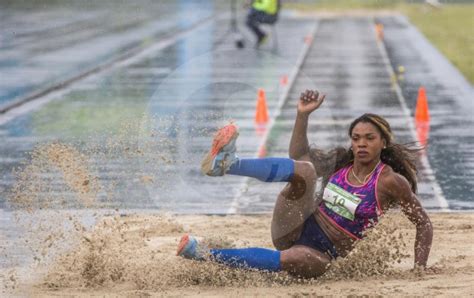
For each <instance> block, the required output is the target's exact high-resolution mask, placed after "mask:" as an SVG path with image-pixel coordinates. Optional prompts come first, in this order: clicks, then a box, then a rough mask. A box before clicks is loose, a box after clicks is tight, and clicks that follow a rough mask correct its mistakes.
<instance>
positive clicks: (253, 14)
mask: <svg viewBox="0 0 474 298" xmlns="http://www.w3.org/2000/svg"><path fill="white" fill-rule="evenodd" d="M277 19H278V15H277V14H274V15H271V14H267V13H265V12H263V11H259V10H255V9H253V8H252V9H251V10H250V12H249V14H248V15H247V26H248V27H249V28H250V30H252V31H253V32H254V33H255V35H256V36H257V42H259V41H261V40H262V38H263V37H264V36H265V33H263V31H262V30H260V28H259V24H270V25H271V24H274V23H275V22H276V21H277Z"/></svg>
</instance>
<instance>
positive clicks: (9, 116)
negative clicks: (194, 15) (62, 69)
mask: <svg viewBox="0 0 474 298" xmlns="http://www.w3.org/2000/svg"><path fill="white" fill-rule="evenodd" d="M214 19H215V17H214V16H210V17H207V19H204V20H200V21H198V24H194V26H192V27H190V28H188V29H186V30H184V31H181V32H179V33H177V34H176V35H174V36H172V37H169V38H166V39H162V40H159V41H157V42H156V43H154V44H153V45H151V46H149V47H148V48H146V49H143V50H142V51H140V52H138V53H137V54H135V55H133V56H130V57H128V58H125V59H124V60H121V61H117V62H116V63H114V64H113V65H111V66H108V67H106V68H105V69H103V70H99V71H97V72H95V73H93V74H91V75H88V76H84V77H82V78H79V79H77V80H76V81H74V82H73V83H71V84H70V85H69V86H67V87H65V88H61V89H58V90H55V91H51V92H50V93H48V94H46V95H44V96H40V97H38V98H37V99H34V100H31V101H28V102H26V103H24V104H21V105H20V106H18V107H16V108H12V109H11V110H8V111H7V112H5V113H4V114H2V115H0V125H3V124H5V123H7V122H9V121H11V120H13V119H15V118H16V117H19V116H22V115H24V114H27V113H30V112H32V111H34V110H37V109H39V108H40V107H42V106H43V105H45V104H47V103H49V102H51V101H53V100H54V99H57V98H58V97H61V96H63V95H65V94H67V93H68V92H70V91H71V90H73V89H74V88H76V86H75V84H76V83H78V82H82V81H85V80H90V79H93V78H94V77H100V76H103V75H105V74H107V73H109V72H111V71H113V70H115V69H117V68H120V67H125V66H128V65H131V64H133V63H135V62H137V61H139V60H140V59H143V58H146V57H148V56H150V55H152V54H154V53H155V52H156V51H159V50H162V49H165V48H167V47H169V46H171V45H173V44H175V43H176V42H177V41H178V40H180V39H182V38H184V37H186V36H187V35H189V34H191V33H192V32H193V31H196V30H198V29H200V28H201V27H203V26H205V25H207V24H208V23H209V22H211V21H213V20H214Z"/></svg>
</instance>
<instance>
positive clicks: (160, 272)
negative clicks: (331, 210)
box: [4, 212, 474, 297]
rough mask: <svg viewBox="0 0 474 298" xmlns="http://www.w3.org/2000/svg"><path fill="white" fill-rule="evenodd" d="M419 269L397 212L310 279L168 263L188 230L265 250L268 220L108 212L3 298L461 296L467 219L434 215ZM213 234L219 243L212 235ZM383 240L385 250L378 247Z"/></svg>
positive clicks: (465, 281)
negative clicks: (19, 297) (22, 297)
mask: <svg viewBox="0 0 474 298" xmlns="http://www.w3.org/2000/svg"><path fill="white" fill-rule="evenodd" d="M431 218H432V221H433V224H434V231H435V234H434V242H433V248H432V253H431V256H430V259H429V267H430V268H429V270H428V271H426V272H416V271H412V270H411V269H412V265H413V241H414V227H413V226H412V225H411V224H410V223H409V222H408V221H407V220H406V219H405V218H404V217H403V216H402V215H401V214H400V213H398V212H393V213H391V214H389V215H387V216H386V218H384V221H382V222H381V224H380V225H379V227H380V228H378V231H376V232H374V233H373V234H372V235H369V236H368V238H367V240H364V241H365V242H364V243H363V242H361V244H362V245H361V246H359V248H360V249H359V250H358V252H356V253H355V254H353V255H350V256H349V257H347V259H345V260H339V261H338V262H337V263H336V264H334V267H333V268H332V269H331V270H330V271H329V274H327V275H326V276H324V277H323V278H321V279H319V280H302V279H298V278H294V277H291V276H288V275H286V274H284V273H279V274H269V273H261V272H250V271H245V270H236V269H229V268H227V267H224V266H221V265H217V264H214V263H204V262H197V261H190V260H185V259H182V258H179V257H176V256H175V250H176V245H177V243H178V241H179V238H180V236H181V235H182V234H183V233H185V232H189V233H192V234H195V235H197V236H199V237H200V238H201V239H203V241H205V242H206V243H208V244H209V245H211V246H220V247H251V246H260V247H269V248H271V247H272V246H271V239H270V234H269V231H270V226H269V225H270V220H271V217H270V215H251V216H250V215H249V216H245V215H230V216H206V215H180V216H172V215H164V214H155V215H153V214H129V215H124V214H122V215H120V213H116V214H115V215H113V214H111V215H109V216H104V217H101V218H100V219H99V220H98V223H97V224H96V226H95V227H94V228H91V229H89V230H87V229H84V230H81V232H80V237H78V238H77V245H74V246H72V247H71V249H69V250H68V251H66V252H64V253H63V254H62V255H61V256H59V257H57V258H55V259H54V260H53V261H52V262H50V264H49V265H48V266H47V268H43V270H41V271H43V272H44V274H42V275H41V276H40V277H39V278H38V279H36V280H35V281H34V282H32V281H28V280H23V281H16V287H15V289H12V288H6V289H4V293H10V294H12V293H17V294H18V293H23V294H25V293H26V294H27V295H31V296H35V297H50V296H64V295H71V294H72V295H77V296H91V295H100V296H109V295H110V296H116V295H128V296H130V295H132V296H138V295H142V296H155V295H156V296H163V295H164V296H243V295H244V296H262V295H264V296H292V297H303V296H308V295H310V296H312V295H337V296H347V295H384V296H385V295H387V296H390V295H394V296H407V295H416V296H418V295H423V296H447V295H456V296H459V297H466V296H470V295H472V293H473V284H474V283H473V281H474V278H473V277H474V251H473V249H472V247H473V240H472V239H474V237H473V236H474V231H473V227H472V224H471V223H472V220H473V218H474V216H473V214H472V213H434V214H431ZM217 235H220V236H217ZM387 242H390V245H387Z"/></svg>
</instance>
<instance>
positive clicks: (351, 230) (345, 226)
mask: <svg viewBox="0 0 474 298" xmlns="http://www.w3.org/2000/svg"><path fill="white" fill-rule="evenodd" d="M384 167H385V164H383V163H382V162H380V163H379V164H378V165H377V166H376V168H375V170H374V172H373V173H372V176H371V177H370V178H369V180H368V181H367V182H366V183H365V184H364V185H353V184H351V183H350V182H349V180H348V175H349V172H350V171H351V169H352V165H349V166H346V167H344V168H342V169H340V170H339V171H337V172H336V173H334V174H333V175H332V176H331V178H330V179H329V183H328V185H327V186H326V188H325V189H324V194H323V201H322V203H321V204H320V205H319V210H320V211H321V213H322V214H323V215H324V216H326V217H327V218H328V219H329V220H330V221H332V222H333V224H335V225H336V226H337V227H338V228H339V229H340V230H342V231H343V232H345V233H346V234H348V235H349V236H351V238H352V239H355V240H357V239H361V238H362V237H363V232H364V231H365V230H366V229H367V228H368V227H371V226H373V225H375V224H376V223H377V222H378V218H379V216H380V215H382V208H381V206H380V202H379V200H378V198H377V183H378V180H379V176H380V173H381V172H382V170H383V168H384Z"/></svg>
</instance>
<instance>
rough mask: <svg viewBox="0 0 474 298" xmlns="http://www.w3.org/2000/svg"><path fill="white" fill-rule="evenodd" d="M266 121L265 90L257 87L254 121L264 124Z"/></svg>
mask: <svg viewBox="0 0 474 298" xmlns="http://www.w3.org/2000/svg"><path fill="white" fill-rule="evenodd" d="M267 122H268V109H267V101H266V99H265V90H263V89H258V99H257V110H256V111H255V123H257V124H266V123H267Z"/></svg>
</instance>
